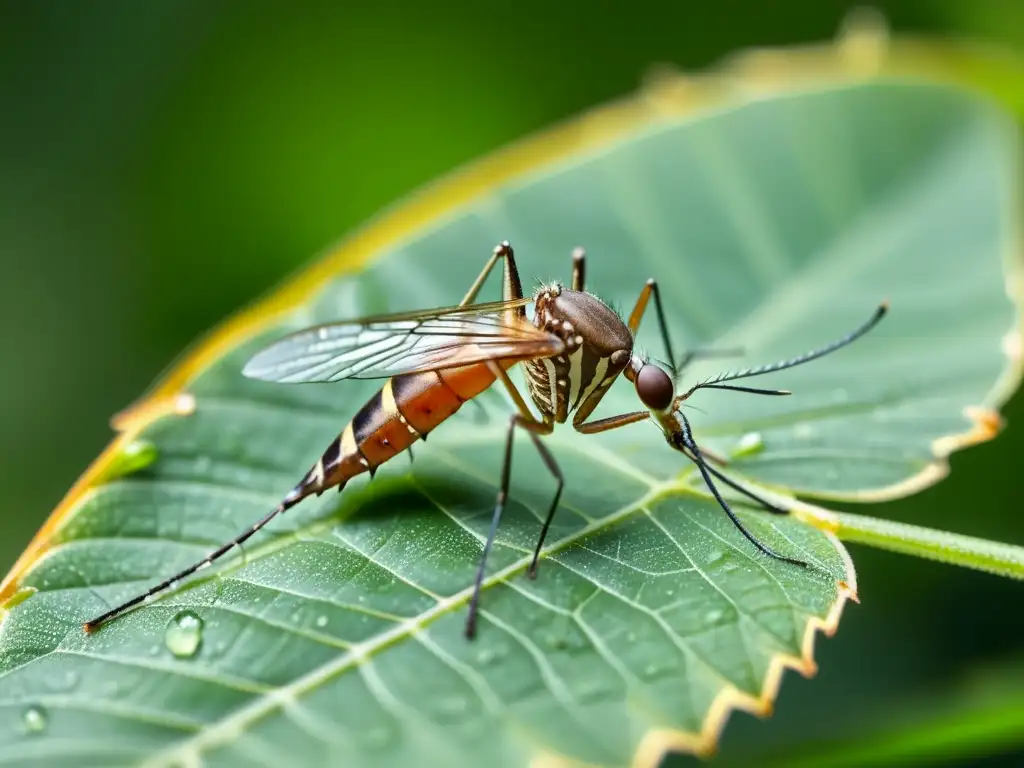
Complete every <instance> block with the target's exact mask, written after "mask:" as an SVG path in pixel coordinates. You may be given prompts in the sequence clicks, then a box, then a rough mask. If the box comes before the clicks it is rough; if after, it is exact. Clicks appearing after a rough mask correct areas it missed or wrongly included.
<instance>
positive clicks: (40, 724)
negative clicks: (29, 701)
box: [21, 706, 46, 733]
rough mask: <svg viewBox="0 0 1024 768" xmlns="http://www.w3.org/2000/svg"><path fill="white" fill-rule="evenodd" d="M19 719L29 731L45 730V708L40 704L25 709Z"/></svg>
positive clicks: (38, 731)
mask: <svg viewBox="0 0 1024 768" xmlns="http://www.w3.org/2000/svg"><path fill="white" fill-rule="evenodd" d="M21 720H22V722H23V723H24V724H25V730H26V731H28V732H29V733H41V732H43V731H45V730H46V710H45V709H43V708H42V707H40V706H32V707H29V708H28V709H26V710H25V713H24V714H23V715H22V716H21Z"/></svg>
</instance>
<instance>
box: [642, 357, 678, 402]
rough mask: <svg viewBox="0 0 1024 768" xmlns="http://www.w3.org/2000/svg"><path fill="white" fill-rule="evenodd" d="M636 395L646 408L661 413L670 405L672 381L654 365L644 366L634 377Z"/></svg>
mask: <svg viewBox="0 0 1024 768" xmlns="http://www.w3.org/2000/svg"><path fill="white" fill-rule="evenodd" d="M636 393H637V395H639V397H640V400H641V401H642V402H643V404H644V405H646V406H647V407H648V408H653V409H654V410H656V411H663V410H665V409H666V408H668V407H669V406H670V405H671V404H672V397H673V395H675V387H673V386H672V379H670V378H669V376H668V374H667V373H665V372H664V371H663V370H662V369H661V368H659V367H658V366H656V365H645V366H644V367H643V368H641V369H640V372H639V373H638V374H637V375H636Z"/></svg>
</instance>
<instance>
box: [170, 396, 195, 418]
mask: <svg viewBox="0 0 1024 768" xmlns="http://www.w3.org/2000/svg"><path fill="white" fill-rule="evenodd" d="M174 412H175V413H176V414H178V415H179V416H190V415H192V414H193V413H195V412H196V398H195V395H190V394H189V393H188V392H182V393H181V394H180V395H178V396H177V397H176V398H174Z"/></svg>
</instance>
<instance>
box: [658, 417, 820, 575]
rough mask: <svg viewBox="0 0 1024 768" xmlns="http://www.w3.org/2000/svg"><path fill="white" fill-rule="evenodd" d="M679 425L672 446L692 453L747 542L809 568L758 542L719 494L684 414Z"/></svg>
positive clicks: (786, 560)
mask: <svg viewBox="0 0 1024 768" xmlns="http://www.w3.org/2000/svg"><path fill="white" fill-rule="evenodd" d="M679 424H680V430H679V431H678V432H676V433H673V434H672V439H671V443H672V445H673V446H674V447H675V448H677V449H678V450H680V451H682V452H683V454H684V455H686V451H684V450H683V449H684V448H685V449H687V450H688V451H689V452H690V454H691V455H690V456H689V458H691V459H693V460H694V462H695V463H696V465H697V469H699V470H700V473H701V476H702V477H703V478H704V484H705V485H707V487H708V490H709V491H711V495H712V496H714V497H715V501H717V502H718V506H720V507H721V508H722V510H723V511H724V512H725V514H726V515H728V516H729V519H730V520H732V522H733V525H735V526H736V527H737V528H739V530H740V533H742V534H743V535H744V536H746V538H747V540H748V541H749V542H750V543H751V544H753V545H754V546H755V547H757V549H758V550H760V551H761V552H762V553H763V554H766V555H768V556H769V557H774V558H775V559H776V560H782V561H783V562H786V563H791V564H792V565H801V566H804V567H805V568H806V567H809V566H808V564H807V563H806V562H804V561H803V560H797V559H796V558H793V557H787V556H785V555H780V554H779V553H778V552H776V551H775V550H774V549H772V548H771V547H769V546H768V545H767V544H762V543H761V542H760V541H758V539H757V537H756V536H754V534H752V533H751V532H750V531H749V530H748V529H747V527H746V526H745V525H744V524H743V521H742V520H740V519H739V518H738V517H737V516H736V513H735V512H733V511H732V507H730V506H729V503H728V502H727V501H726V500H725V499H724V498H722V494H721V493H719V491H718V487H717V486H716V485H715V483H714V481H713V480H712V479H711V469H710V467H708V465H707V462H705V461H704V456H703V454H702V453H701V450H700V448H698V447H697V443H696V442H694V439H693V432H692V431H691V430H690V422H689V421H687V419H686V417H685V416H683V414H682V413H680V414H679Z"/></svg>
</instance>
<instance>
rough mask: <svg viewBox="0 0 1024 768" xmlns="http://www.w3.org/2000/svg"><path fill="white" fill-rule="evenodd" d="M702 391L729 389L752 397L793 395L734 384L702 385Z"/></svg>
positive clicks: (787, 392) (787, 391)
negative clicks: (746, 393)
mask: <svg viewBox="0 0 1024 768" xmlns="http://www.w3.org/2000/svg"><path fill="white" fill-rule="evenodd" d="M700 388H701V389H728V390H730V391H731V392H748V393H750V394H751V395H792V394H793V393H792V392H790V391H789V390H788V389H758V388H757V387H737V386H733V385H732V384H701V385H700Z"/></svg>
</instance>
